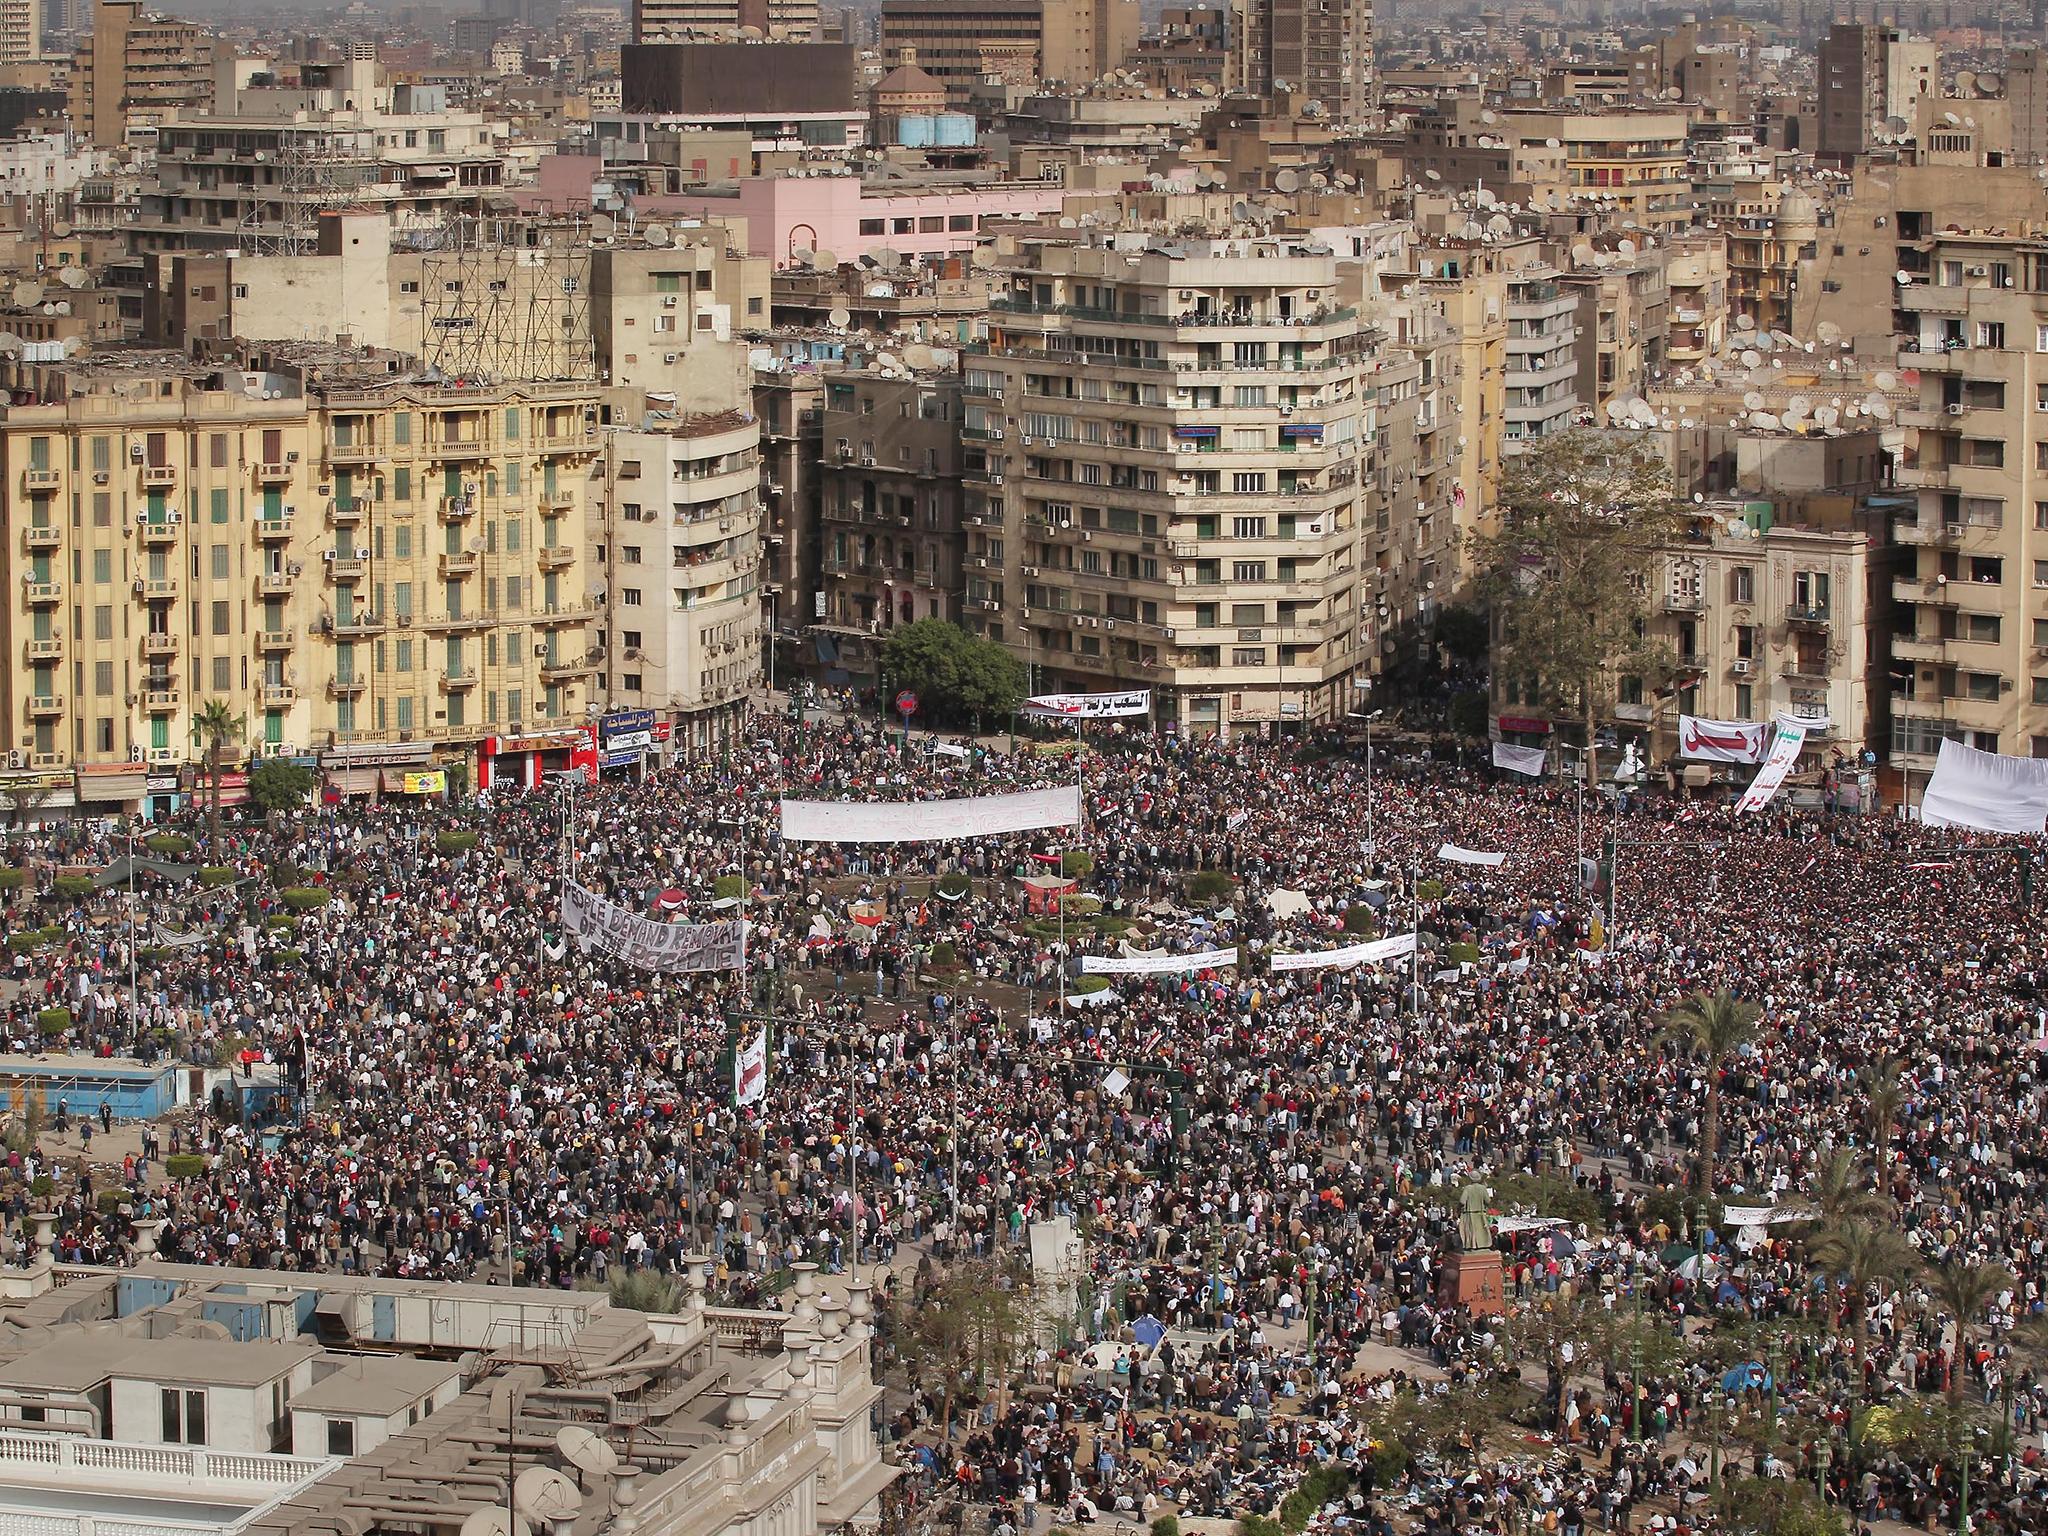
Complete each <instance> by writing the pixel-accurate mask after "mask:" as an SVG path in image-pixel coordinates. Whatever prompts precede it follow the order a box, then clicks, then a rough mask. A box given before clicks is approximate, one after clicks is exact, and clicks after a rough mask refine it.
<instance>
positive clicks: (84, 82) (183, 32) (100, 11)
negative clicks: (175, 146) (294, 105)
mask: <svg viewBox="0 0 2048 1536" xmlns="http://www.w3.org/2000/svg"><path fill="white" fill-rule="evenodd" d="M69 90H70V93H71V107H70V112H69V116H70V118H71V123H72V126H73V127H75V128H77V129H78V130H79V131H80V132H81V133H83V134H84V135H85V136H86V137H87V138H89V139H91V140H92V142H93V143H94V144H95V145H96V146H98V147H99V148H101V149H119V148H121V147H122V146H123V145H125V144H126V143H127V142H128V136H129V134H130V133H131V132H133V131H134V130H136V129H141V128H152V127H155V126H157V125H158V124H160V123H164V122H168V121H170V120H171V119H173V118H175V117H178V116H181V115H183V114H186V113H192V112H204V111H206V110H208V108H210V107H211V106H212V104H213V38H212V36H211V34H209V33H208V32H207V31H206V30H205V29H204V28H202V27H199V26H196V25H194V24H193V23H192V22H189V21H173V20H171V19H170V18H168V17H164V16H155V15H146V14H145V13H144V11H143V0H98V3H97V4H96V5H94V6H93V8H92V31H91V32H90V33H89V34H88V35H87V37H86V40H85V42H84V43H82V44H81V45H80V46H79V49H78V52H77V54H76V56H75V57H74V58H73V59H72V63H71V80H70V85H69Z"/></svg>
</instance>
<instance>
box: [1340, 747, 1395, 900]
mask: <svg viewBox="0 0 2048 1536" xmlns="http://www.w3.org/2000/svg"><path fill="white" fill-rule="evenodd" d="M1385 713H1386V711H1385V710H1384V709H1375V710H1373V711H1371V712H1370V713H1367V714H1362V713H1360V712H1359V711H1358V710H1355V709H1354V710H1352V711H1350V713H1349V714H1348V715H1347V716H1346V717H1345V718H1346V719H1350V720H1363V721H1364V722H1365V845H1366V847H1367V848H1368V849H1370V850H1372V851H1371V852H1370V853H1368V854H1367V855H1366V859H1367V862H1368V865H1369V864H1370V862H1371V860H1372V858H1373V857H1374V856H1375V855H1376V854H1377V853H1378V852H1379V844H1378V842H1377V841H1375V840H1374V837H1373V819H1372V816H1373V813H1372V723H1373V721H1375V720H1377V719H1379V717H1380V716H1381V715H1384V714H1385ZM1371 873H1372V870H1371V869H1370V868H1367V870H1366V874H1367V875H1370V874H1371Z"/></svg>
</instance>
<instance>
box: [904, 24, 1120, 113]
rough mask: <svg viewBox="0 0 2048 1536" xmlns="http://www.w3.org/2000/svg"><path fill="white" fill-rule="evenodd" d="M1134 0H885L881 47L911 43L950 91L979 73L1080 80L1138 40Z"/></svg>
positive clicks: (1024, 80) (1113, 64) (1114, 62)
mask: <svg viewBox="0 0 2048 1536" xmlns="http://www.w3.org/2000/svg"><path fill="white" fill-rule="evenodd" d="M1138 30H1139V27H1138V7H1137V4H1136V0H986V3H979V4H977V3H973V0H883V5H882V49H883V52H884V53H886V54H887V55H888V56H889V57H891V58H896V57H900V56H901V53H902V50H903V49H905V48H915V49H916V50H917V62H918V66H919V67H920V68H921V69H924V70H926V71H928V72H930V73H931V74H932V75H933V76H935V77H936V78H937V79H939V80H940V81H942V82H943V83H944V84H945V85H946V86H947V88H948V89H949V91H951V92H953V93H954V95H955V97H956V99H957V98H958V97H960V96H963V95H964V94H965V93H966V91H967V90H968V88H969V87H971V86H973V85H975V84H977V83H978V82H979V81H981V80H982V79H983V78H984V77H985V76H995V77H996V78H999V79H1003V80H1008V81H1012V82H1014V83H1016V84H1020V85H1022V84H1028V83H1030V82H1031V81H1033V80H1058V81H1064V82H1066V83H1067V84H1070V85H1080V84H1085V83H1087V82H1088V81H1091V80H1094V79H1097V78H1098V77H1100V76H1101V75H1104V74H1106V73H1108V72H1109V71H1110V70H1112V69H1121V68H1122V67H1123V64H1124V60H1125V58H1126V57H1127V56H1128V55H1129V53H1130V51H1131V50H1132V48H1134V47H1136V46H1137V42H1138Z"/></svg>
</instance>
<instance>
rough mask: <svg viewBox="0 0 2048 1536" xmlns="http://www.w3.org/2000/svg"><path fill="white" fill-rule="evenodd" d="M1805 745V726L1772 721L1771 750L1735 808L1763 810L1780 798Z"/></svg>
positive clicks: (1784, 721)
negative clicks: (1780, 793) (1787, 778)
mask: <svg viewBox="0 0 2048 1536" xmlns="http://www.w3.org/2000/svg"><path fill="white" fill-rule="evenodd" d="M1805 745H1806V727H1805V726H1803V725H1794V724H1792V723H1791V722H1790V721H1789V720H1783V719H1780V720H1774V721H1772V722H1771V749H1770V751H1768V752H1767V753H1765V754H1764V765H1763V767H1761V768H1759V769H1757V771H1756V777H1755V778H1754V779H1752V780H1751V781H1750V785H1749V788H1748V789H1745V790H1744V791H1743V792H1742V798H1741V799H1740V800H1739V801H1737V802H1736V805H1735V809H1736V810H1737V811H1738V812H1741V811H1760V810H1762V809H1763V808H1764V807H1765V806H1767V805H1769V804H1770V803H1771V801H1772V800H1774V799H1775V798H1776V797H1777V794H1778V790H1779V788H1780V786H1782V785H1783V784H1784V782H1785V779H1786V776H1787V775H1789V774H1790V773H1791V772H1792V765H1793V764H1794V763H1796V762H1798V761H1799V752H1800V749H1801V748H1802V747H1804V746H1805Z"/></svg>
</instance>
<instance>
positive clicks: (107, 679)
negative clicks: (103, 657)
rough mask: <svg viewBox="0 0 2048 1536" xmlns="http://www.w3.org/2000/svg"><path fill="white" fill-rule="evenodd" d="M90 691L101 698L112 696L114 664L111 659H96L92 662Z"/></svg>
mask: <svg viewBox="0 0 2048 1536" xmlns="http://www.w3.org/2000/svg"><path fill="white" fill-rule="evenodd" d="M92 691H93V692H94V693H96V694H97V695H99V697H101V698H103V699H105V698H111V697H112V696H113V692H114V664H113V663H112V662H111V661H96V662H94V663H93V664H92Z"/></svg>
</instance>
